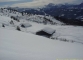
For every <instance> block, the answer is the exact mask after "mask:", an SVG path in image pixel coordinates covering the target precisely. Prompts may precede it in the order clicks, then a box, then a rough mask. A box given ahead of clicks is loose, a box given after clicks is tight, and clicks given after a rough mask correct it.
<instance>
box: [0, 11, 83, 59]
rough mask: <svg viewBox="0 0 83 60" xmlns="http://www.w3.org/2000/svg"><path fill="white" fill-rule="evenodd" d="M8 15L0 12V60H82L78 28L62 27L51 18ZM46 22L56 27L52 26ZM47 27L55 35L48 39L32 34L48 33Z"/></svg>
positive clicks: (82, 42)
mask: <svg viewBox="0 0 83 60" xmlns="http://www.w3.org/2000/svg"><path fill="white" fill-rule="evenodd" d="M9 12H10V11H9V10H8V12H7V10H5V12H4V11H3V12H1V13H0V60H56V59H63V60H64V59H74V58H76V59H82V58H83V27H82V26H70V25H62V24H63V23H61V22H59V21H57V20H55V19H54V18H53V17H51V16H42V15H26V14H25V15H24V16H22V14H21V13H19V12H18V13H17V12H11V13H9ZM10 16H13V17H15V18H17V19H18V20H19V21H17V20H14V19H12V18H10ZM47 20H48V22H47ZM49 21H52V22H53V23H56V24H53V25H52V24H50V22H49ZM35 22H37V23H35ZM42 22H45V23H46V22H47V23H48V24H45V23H42ZM52 22H51V23H52ZM23 26H25V27H23ZM17 27H18V28H19V29H17ZM48 28H50V29H49V30H48ZM51 28H52V29H53V31H55V33H54V34H53V35H52V36H51V37H50V38H46V37H43V36H38V35H36V32H38V31H40V30H42V29H44V30H45V31H46V32H48V33H49V32H50V30H51ZM17 30H19V31H17Z"/></svg>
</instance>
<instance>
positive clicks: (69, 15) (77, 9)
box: [8, 3, 83, 24]
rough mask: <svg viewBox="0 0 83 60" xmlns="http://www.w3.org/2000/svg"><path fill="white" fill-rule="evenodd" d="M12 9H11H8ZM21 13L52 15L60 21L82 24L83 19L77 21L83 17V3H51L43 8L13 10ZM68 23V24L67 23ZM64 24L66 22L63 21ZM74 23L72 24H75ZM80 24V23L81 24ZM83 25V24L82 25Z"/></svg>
mask: <svg viewBox="0 0 83 60" xmlns="http://www.w3.org/2000/svg"><path fill="white" fill-rule="evenodd" d="M8 9H10V8H8ZM12 9H15V10H17V11H19V12H24V13H27V14H38V15H51V16H53V17H55V18H56V19H57V18H58V20H60V21H63V20H62V19H64V20H66V23H69V24H70V21H71V22H72V21H73V22H74V23H75V24H78V23H77V22H78V21H80V22H82V21H83V20H82V18H79V19H77V18H78V17H80V16H83V3H81V4H78V5H75V4H74V5H72V4H57V5H55V4H53V3H50V4H48V5H46V6H45V7H43V8H36V9H34V8H12ZM67 21H68V22H67ZM63 22H64V21H63ZM74 23H72V24H74ZM79 24H80V23H79ZM82 24H83V23H82Z"/></svg>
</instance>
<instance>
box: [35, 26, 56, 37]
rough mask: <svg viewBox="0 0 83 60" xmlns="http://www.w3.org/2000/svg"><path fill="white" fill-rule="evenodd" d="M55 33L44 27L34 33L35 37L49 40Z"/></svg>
mask: <svg viewBox="0 0 83 60" xmlns="http://www.w3.org/2000/svg"><path fill="white" fill-rule="evenodd" d="M54 33H55V30H54V29H52V28H49V27H46V28H44V29H42V30H40V31H38V32H36V35H40V36H44V37H48V38H50V37H51V36H52V35H53V34H54Z"/></svg>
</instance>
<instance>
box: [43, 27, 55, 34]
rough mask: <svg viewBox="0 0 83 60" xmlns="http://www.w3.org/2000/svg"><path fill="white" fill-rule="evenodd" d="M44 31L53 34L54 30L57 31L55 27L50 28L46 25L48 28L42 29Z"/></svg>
mask: <svg viewBox="0 0 83 60" xmlns="http://www.w3.org/2000/svg"><path fill="white" fill-rule="evenodd" d="M42 30H43V31H44V32H46V33H49V34H52V33H53V32H55V30H54V29H52V28H49V27H46V28H44V29H42Z"/></svg>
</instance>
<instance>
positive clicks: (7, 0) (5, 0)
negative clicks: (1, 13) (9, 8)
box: [0, 0, 19, 2]
mask: <svg viewBox="0 0 83 60" xmlns="http://www.w3.org/2000/svg"><path fill="white" fill-rule="evenodd" d="M9 1H19V0H0V2H9Z"/></svg>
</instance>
